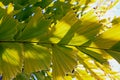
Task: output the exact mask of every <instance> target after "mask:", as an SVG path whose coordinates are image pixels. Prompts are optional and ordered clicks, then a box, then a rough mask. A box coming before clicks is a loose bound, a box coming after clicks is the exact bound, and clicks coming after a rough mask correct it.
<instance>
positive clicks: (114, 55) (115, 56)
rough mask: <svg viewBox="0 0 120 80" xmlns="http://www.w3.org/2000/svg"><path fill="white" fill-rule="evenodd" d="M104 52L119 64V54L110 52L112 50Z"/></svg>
mask: <svg viewBox="0 0 120 80" xmlns="http://www.w3.org/2000/svg"><path fill="white" fill-rule="evenodd" d="M106 52H107V53H108V54H110V55H111V56H112V57H113V58H114V59H116V60H117V61H118V62H119V63H120V52H117V51H112V50H106Z"/></svg>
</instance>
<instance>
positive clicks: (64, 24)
mask: <svg viewBox="0 0 120 80" xmlns="http://www.w3.org/2000/svg"><path fill="white" fill-rule="evenodd" d="M76 21H77V18H76V16H75V14H74V12H73V11H72V10H71V11H69V12H68V13H67V14H66V15H65V16H64V17H63V18H62V19H61V20H60V21H59V22H57V24H56V25H55V27H54V28H53V29H54V30H55V31H54V32H53V36H52V37H51V38H50V41H51V42H53V43H58V42H59V41H60V40H61V39H62V38H63V37H64V36H65V35H66V34H67V32H68V31H69V29H70V28H71V26H72V25H73V24H74V23H75V22H76Z"/></svg>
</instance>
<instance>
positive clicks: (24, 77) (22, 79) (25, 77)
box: [13, 73, 29, 80]
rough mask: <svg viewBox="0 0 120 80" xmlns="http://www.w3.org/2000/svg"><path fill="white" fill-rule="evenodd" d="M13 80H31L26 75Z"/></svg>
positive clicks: (19, 75) (22, 74) (20, 75)
mask: <svg viewBox="0 0 120 80" xmlns="http://www.w3.org/2000/svg"><path fill="white" fill-rule="evenodd" d="M13 80H29V77H28V76H27V75H25V74H24V73H21V74H17V76H16V77H15V78H14V79H13Z"/></svg>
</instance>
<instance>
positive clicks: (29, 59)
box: [23, 44, 51, 74]
mask: <svg viewBox="0 0 120 80" xmlns="http://www.w3.org/2000/svg"><path fill="white" fill-rule="evenodd" d="M23 48H24V55H23V56H24V72H25V73H27V74H30V73H31V72H35V71H39V70H47V69H48V68H49V67H50V61H51V55H50V53H49V51H48V49H47V48H45V47H43V46H40V45H33V44H24V45H23Z"/></svg>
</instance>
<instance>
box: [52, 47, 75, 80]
mask: <svg viewBox="0 0 120 80" xmlns="http://www.w3.org/2000/svg"><path fill="white" fill-rule="evenodd" d="M75 55H76V53H75V52H74V51H73V50H72V49H70V48H68V47H64V46H58V45H53V47H52V63H53V65H52V69H53V79H54V80H64V76H65V75H66V74H67V73H68V72H72V70H73V69H74V67H75V66H76V65H77V63H76V59H75Z"/></svg>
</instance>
